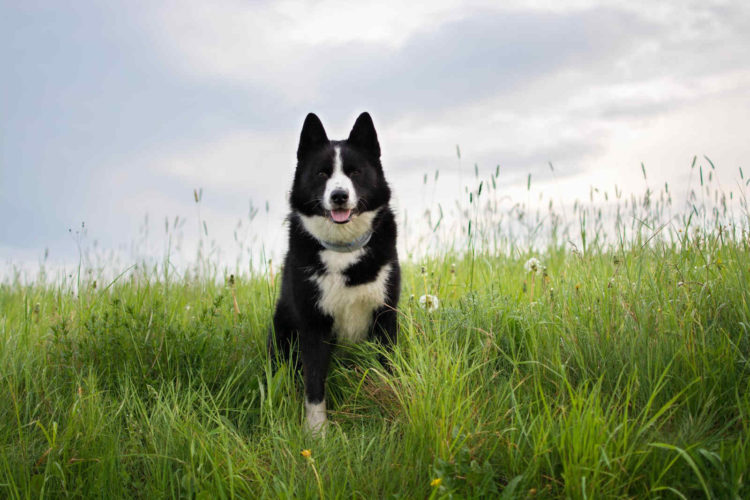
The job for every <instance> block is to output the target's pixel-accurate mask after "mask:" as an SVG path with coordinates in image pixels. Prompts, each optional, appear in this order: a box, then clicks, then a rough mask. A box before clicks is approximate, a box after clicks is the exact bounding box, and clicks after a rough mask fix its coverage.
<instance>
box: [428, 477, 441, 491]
mask: <svg viewBox="0 0 750 500" xmlns="http://www.w3.org/2000/svg"><path fill="white" fill-rule="evenodd" d="M442 483H443V478H442V477H436V478H435V479H433V480H432V481H430V486H432V487H433V488H434V487H436V486H440V485H441V484H442Z"/></svg>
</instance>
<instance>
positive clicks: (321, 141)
mask: <svg viewBox="0 0 750 500" xmlns="http://www.w3.org/2000/svg"><path fill="white" fill-rule="evenodd" d="M328 142H329V141H328V136H327V135H326V131H325V129H324V128H323V124H322V123H321V122H320V118H318V116H317V115H316V114H315V113H308V115H307V117H306V118H305V123H304V124H303V125H302V132H301V133H300V136H299V146H298V147H297V160H300V161H301V160H302V158H304V157H305V156H307V155H308V154H309V153H311V152H313V151H316V150H318V149H320V148H322V147H323V146H325V145H326V144H328Z"/></svg>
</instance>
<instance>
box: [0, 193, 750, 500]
mask: <svg viewBox="0 0 750 500" xmlns="http://www.w3.org/2000/svg"><path fill="white" fill-rule="evenodd" d="M480 182H482V181H480ZM474 192H475V193H476V191H474ZM481 196H482V195H481V194H479V195H476V194H474V195H472V199H471V202H470V203H468V204H467V205H466V206H468V208H469V210H468V212H466V218H465V219H463V222H462V224H464V232H463V233H461V234H463V235H464V236H465V238H466V239H464V240H462V241H463V243H462V245H463V246H462V247H460V248H450V246H449V245H448V246H445V247H443V250H441V251H433V252H431V256H429V257H426V258H424V259H421V260H420V261H419V262H418V263H406V264H405V266H404V289H403V293H402V301H401V304H400V325H401V331H400V338H399V343H398V345H397V347H396V348H395V350H394V351H393V352H392V353H388V354H387V355H388V357H389V359H390V361H391V371H387V370H384V369H383V367H382V366H381V365H380V364H379V363H378V361H377V359H378V358H377V352H376V351H377V349H378V347H377V346H376V345H373V344H366V345H360V346H353V347H342V348H340V349H339V350H338V351H337V355H336V358H335V361H334V364H333V367H332V371H331V373H330V376H329V379H328V402H329V404H328V407H329V418H330V428H329V431H328V434H327V437H326V439H325V440H321V439H315V438H313V437H312V436H310V435H309V434H306V433H305V431H304V425H303V404H302V395H301V380H300V379H299V376H298V375H296V374H294V373H293V372H292V371H291V369H290V368H289V367H282V369H281V370H280V371H278V372H277V373H275V374H274V373H272V372H271V370H270V366H269V363H268V361H267V359H266V355H265V349H264V345H265V335H266V332H267V328H268V325H269V324H270V318H271V313H272V308H273V303H274V300H275V296H276V292H277V286H278V281H279V276H278V272H277V271H278V270H274V269H273V268H271V267H265V268H263V269H260V270H257V271H254V272H248V273H244V274H242V275H238V276H228V275H227V276H223V275H222V274H220V273H218V272H217V271H216V268H215V267H213V268H212V267H211V266H210V264H201V265H204V266H205V267H204V268H203V271H202V272H199V271H200V270H199V269H198V268H196V270H195V272H192V273H187V274H183V275H173V274H170V273H168V272H164V269H169V267H168V266H164V267H163V268H156V267H153V268H149V267H147V266H146V267H144V266H142V265H141V266H139V268H137V269H129V270H128V271H127V272H125V273H124V274H122V275H121V276H119V277H118V278H116V279H115V278H113V279H111V280H107V281H106V282H105V281H102V279H101V277H100V278H98V280H95V279H94V277H93V276H89V275H87V274H86V273H85V272H83V273H79V276H77V277H76V278H75V284H73V283H72V282H71V281H70V280H69V281H61V282H54V283H51V282H50V281H49V280H46V279H39V280H37V281H32V282H22V281H19V280H16V281H8V282H5V283H3V284H0V496H2V497H8V498H41V497H44V498H56V497H65V496H72V497H81V496H83V497H108V498H129V497H135V498H165V497H169V498H197V499H204V498H232V497H238V498H256V497H272V498H277V497H282V498H299V497H310V498H317V497H321V496H322V497H326V498H338V497H346V498H350V497H357V498H383V497H393V498H424V497H433V498H440V497H450V496H453V497H458V498H467V497H502V498H530V497H534V498H623V497H626V498H633V497H635V498H644V497H649V498H701V497H707V498H748V497H750V485H749V484H748V471H750V432H749V431H750V392H749V391H748V385H749V384H750V361H749V357H750V296H749V292H748V287H747V283H748V281H750V280H749V278H750V240H749V239H748V234H747V227H748V226H747V223H748V219H747V215H746V214H744V215H742V214H739V215H737V214H735V215H733V216H732V217H731V218H726V219H722V218H712V217H711V216H710V214H711V211H710V210H705V211H703V212H701V210H703V209H704V208H705V205H703V206H701V207H697V206H695V208H694V212H693V215H692V216H691V215H690V214H689V213H688V214H678V215H674V214H671V213H670V214H665V213H663V212H662V213H654V211H653V210H654V209H653V208H651V209H649V208H648V207H645V208H644V204H643V198H641V199H640V201H637V202H633V203H634V205H633V206H634V207H641V208H638V210H641V209H642V210H643V211H645V213H646V215H649V214H650V217H651V218H650V219H648V220H644V219H643V218H641V219H640V222H639V223H634V225H633V226H632V227H633V228H634V229H635V234H629V233H628V234H624V233H625V231H624V230H621V231H619V232H615V233H613V234H615V235H618V234H619V235H620V236H621V237H615V238H612V237H610V238H609V239H606V238H604V237H603V236H602V234H601V231H603V230H600V231H597V230H592V231H591V232H590V233H589V234H588V236H585V237H583V238H584V239H583V241H586V243H585V244H583V243H582V240H581V237H582V235H581V234H580V231H582V230H583V231H585V229H581V227H582V225H581V224H579V225H577V226H564V225H558V227H557V229H554V230H555V231H557V234H558V238H557V239H553V238H552V237H551V236H550V238H546V239H545V241H544V244H543V245H541V244H537V245H534V244H532V245H527V244H524V245H521V244H516V245H508V246H506V247H504V248H503V249H501V250H498V246H496V244H498V242H500V241H501V239H502V238H505V240H503V241H505V242H506V243H510V242H512V241H513V238H512V237H511V236H510V235H509V234H508V233H507V232H506V233H503V234H500V233H497V232H495V233H493V232H492V231H496V230H494V229H492V227H497V226H495V224H496V223H497V221H496V220H495V219H493V218H492V217H494V216H493V214H492V213H490V212H487V209H486V207H484V206H482V205H479V208H474V207H475V205H474V203H475V202H476V200H477V199H479V200H482V198H481ZM477 197H478V198H477ZM477 203H478V202H477ZM651 207H653V205H651ZM631 208H632V207H631ZM576 210H578V209H576ZM581 210H582V211H581V212H580V213H581V214H582V213H586V212H585V211H583V210H584V209H581ZM585 210H595V207H594V206H593V205H592V206H589V207H588V208H585ZM649 210H651V211H649ZM514 213H515V212H514ZM638 213H639V214H640V215H643V214H642V213H640V212H638ZM696 214H698V215H696ZM636 215H638V214H636ZM699 216H700V217H699ZM503 217H506V218H508V217H510V215H508V214H507V213H506V214H505V215H504V216H503ZM697 219H700V224H697V223H696V222H695V220H697ZM622 220H623V221H624V220H626V219H625V218H623V219H622ZM662 221H666V223H667V224H665V223H664V222H662ZM469 222H471V227H472V229H471V231H469V227H468V226H469ZM728 222H730V223H731V224H733V226H731V225H730V224H728ZM524 227H527V226H524V225H523V224H521V225H520V226H516V228H521V229H523V228H524ZM546 227H548V228H550V226H546ZM602 227H604V226H603V225H602ZM615 227H616V226H615ZM572 228H575V229H572ZM695 228H697V230H696V229H695ZM473 231H476V232H473ZM548 231H550V232H549V233H548V235H552V234H555V233H553V232H552V229H551V228H550V229H548ZM564 231H567V232H566V233H565V235H566V236H565V238H564V237H562V234H563V232H564ZM669 231H671V233H670V232H669ZM575 232H578V238H579V239H578V240H576V241H573V237H574V233H575ZM464 236H462V237H464ZM589 237H591V239H589ZM571 241H572V244H571ZM493 242H494V243H493ZM522 246H523V247H525V248H521V247H522ZM539 248H541V250H540V249H539ZM530 257H536V258H538V259H539V260H540V261H541V262H540V266H539V267H538V272H529V271H527V270H525V268H524V264H525V263H526V261H527V259H529V258H530ZM426 294H429V295H434V296H436V297H438V299H439V301H440V307H439V308H438V309H437V310H435V311H433V312H429V311H427V310H425V309H424V308H423V307H421V306H420V305H419V300H418V299H419V297H420V296H422V295H426ZM303 450H309V451H310V456H309V457H306V456H303V455H302V453H301V452H302V451H303Z"/></svg>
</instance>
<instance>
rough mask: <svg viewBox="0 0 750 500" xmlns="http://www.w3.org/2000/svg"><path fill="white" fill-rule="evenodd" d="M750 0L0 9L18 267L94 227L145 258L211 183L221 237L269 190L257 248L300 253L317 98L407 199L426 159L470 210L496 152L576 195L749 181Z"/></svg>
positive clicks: (7, 221)
mask: <svg viewBox="0 0 750 500" xmlns="http://www.w3.org/2000/svg"><path fill="white" fill-rule="evenodd" d="M749 5H750V4H749V3H748V2H744V1H706V0H702V1H664V2H650V1H643V2H640V1H615V2H591V1H571V2H562V1H529V2H521V1H506V2H497V1H487V2H484V1H453V0H433V1H430V2H403V1H396V0H393V1H391V0H381V1H379V2H368V3H367V4H365V2H352V1H325V0H324V1H318V2H308V1H284V0H282V1H267V0H253V1H229V0H227V1H215V2H205V1H199V0H181V1H179V2H177V1H175V2H150V1H142V2H139V1H135V0H128V1H124V0H123V1H115V0H113V1H105V2H99V1H97V2H93V1H92V2H86V1H75V2H58V1H47V2H44V1H29V0H25V1H7V0H0V63H2V68H3V72H2V73H3V76H2V78H0V214H2V224H0V265H7V264H9V263H19V262H21V263H22V262H36V261H37V260H38V259H39V258H40V256H41V255H43V253H44V252H45V249H48V251H49V254H50V258H51V259H58V261H60V262H68V261H75V258H76V256H77V245H76V241H75V238H74V237H73V236H71V234H70V233H69V232H68V229H70V228H73V229H75V228H80V226H81V223H82V222H85V225H86V228H87V236H86V238H88V240H89V241H93V240H96V241H97V242H98V245H99V246H100V248H110V249H121V250H122V249H127V248H129V246H132V245H133V242H134V241H137V240H138V238H140V237H142V233H143V227H144V217H145V216H146V215H148V216H149V221H150V222H149V224H150V227H151V228H152V229H151V232H152V233H153V234H157V233H158V232H159V228H161V232H162V233H163V231H164V218H165V217H169V218H170V220H171V221H173V220H174V217H175V216H179V217H181V218H182V219H183V220H185V221H186V225H185V226H183V229H182V230H181V231H182V232H183V233H184V237H185V243H184V244H185V246H186V247H189V246H190V244H191V242H195V241H196V240H197V238H198V234H199V233H198V231H199V227H198V213H197V209H198V207H197V206H196V203H195V201H194V199H193V190H194V189H196V188H202V190H203V198H202V201H201V204H200V216H201V218H202V219H204V220H205V221H206V223H207V224H206V225H207V229H208V232H209V238H210V239H211V240H213V241H215V242H216V244H217V246H218V247H221V248H225V249H229V248H231V247H232V245H235V243H234V242H233V238H234V231H235V229H236V226H237V222H238V221H239V220H245V221H247V220H248V212H249V210H250V206H251V204H252V205H253V206H255V207H260V213H259V215H258V216H257V217H256V219H255V221H254V222H253V225H252V226H251V228H247V227H246V226H243V228H242V230H241V231H240V236H239V239H243V238H248V237H249V236H248V234H249V233H245V232H243V231H250V232H252V234H253V235H254V236H255V237H256V238H260V239H262V240H263V242H264V243H265V244H266V245H267V246H268V247H269V248H280V247H281V246H283V240H284V228H283V226H282V223H281V221H282V218H283V213H284V211H285V206H286V192H287V190H288V187H289V183H290V179H291V175H292V172H293V168H294V161H295V150H296V141H297V138H298V134H299V129H300V126H301V123H302V121H303V119H304V116H305V114H306V113H307V112H309V111H314V112H316V113H317V114H318V115H319V116H320V117H321V119H322V120H323V123H324V124H325V126H326V128H327V130H328V134H329V137H332V138H344V137H346V135H347V134H348V132H349V129H350V127H351V125H352V124H353V121H354V119H355V118H356V116H357V115H358V114H359V113H360V112H361V111H363V110H367V111H369V112H370V113H371V115H372V116H373V118H374V120H375V124H376V127H377V128H378V130H379V134H380V141H381V146H382V149H383V162H384V165H385V168H386V172H387V175H388V176H389V178H390V179H391V182H392V184H393V186H394V190H395V193H396V197H397V200H398V205H399V207H400V208H399V210H400V211H401V212H409V211H410V210H412V211H418V210H419V207H420V203H423V202H424V194H423V192H422V190H421V183H422V177H423V175H424V174H425V173H427V172H434V171H435V170H436V169H438V170H440V172H441V182H442V185H441V187H440V189H439V190H438V191H437V197H438V199H443V198H445V199H446V201H447V202H448V203H450V200H449V198H450V197H451V196H454V195H457V193H459V189H457V187H456V186H457V182H458V180H459V179H462V176H463V175H468V174H466V173H465V172H464V170H465V171H466V172H469V171H472V172H473V165H474V164H477V165H478V168H479V169H480V171H481V172H485V171H486V172H490V171H494V169H495V166H496V165H500V166H501V169H502V170H501V172H502V174H501V176H500V180H501V182H502V184H503V187H504V188H507V189H508V192H509V193H511V196H512V193H513V192H514V191H513V188H514V187H520V186H523V187H524V188H525V182H526V178H527V177H526V176H527V174H529V173H532V174H533V175H534V179H535V183H536V184H537V186H539V188H540V189H548V190H551V191H554V192H555V193H556V195H557V196H559V197H561V198H563V199H565V200H572V199H574V198H575V197H587V196H588V192H589V189H590V186H592V185H594V186H599V187H602V188H609V187H611V186H612V185H614V184H618V185H619V186H620V187H623V188H624V189H626V190H633V191H642V189H643V187H644V186H643V178H642V177H641V174H640V163H641V162H644V163H645V165H646V166H647V168H648V170H649V176H650V177H649V180H650V181H651V182H654V183H658V182H663V181H664V180H667V181H670V182H671V183H672V184H673V185H677V186H679V185H680V183H681V182H684V179H685V177H686V174H687V173H688V171H689V165H690V161H691V159H692V158H693V155H698V156H699V157H701V156H702V155H707V156H709V157H710V158H711V159H712V160H713V162H714V164H715V165H716V166H717V176H718V177H719V178H720V179H721V180H722V182H724V183H725V185H731V183H732V182H735V178H736V177H738V175H737V171H738V167H741V166H746V165H747V159H748V158H750V140H748V138H747V137H748V131H749V130H750V57H748V50H750V30H749V29H748V26H750V7H748V6H749ZM457 144H458V145H460V147H461V152H462V159H461V162H459V161H458V159H457V157H456V145H457ZM548 162H552V163H553V164H554V165H555V169H556V176H557V177H556V179H555V180H554V183H553V182H552V178H551V175H550V171H549V167H548ZM746 170H748V169H747V168H746ZM266 203H268V208H269V212H268V214H266V213H265V206H266ZM153 234H152V236H150V238H152V240H153V241H151V242H150V243H149V245H151V246H152V247H154V248H159V245H160V244H161V243H160V242H161V240H159V238H160V237H157V236H153ZM227 251H228V252H229V253H231V252H230V251H229V250H227Z"/></svg>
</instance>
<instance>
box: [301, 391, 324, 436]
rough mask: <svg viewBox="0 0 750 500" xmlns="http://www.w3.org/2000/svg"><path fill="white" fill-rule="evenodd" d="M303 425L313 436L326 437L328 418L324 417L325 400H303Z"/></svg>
mask: <svg viewBox="0 0 750 500" xmlns="http://www.w3.org/2000/svg"><path fill="white" fill-rule="evenodd" d="M305 427H306V428H307V430H309V431H310V432H311V433H312V435H313V436H315V437H321V438H324V437H326V428H327V427H328V418H327V417H326V402H325V400H324V401H321V402H320V403H308V402H307V401H305Z"/></svg>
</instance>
